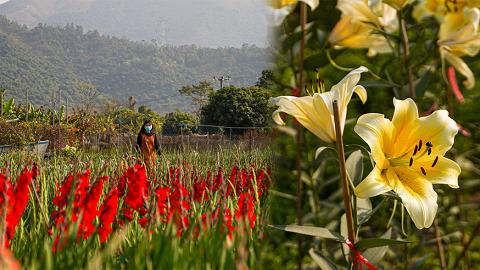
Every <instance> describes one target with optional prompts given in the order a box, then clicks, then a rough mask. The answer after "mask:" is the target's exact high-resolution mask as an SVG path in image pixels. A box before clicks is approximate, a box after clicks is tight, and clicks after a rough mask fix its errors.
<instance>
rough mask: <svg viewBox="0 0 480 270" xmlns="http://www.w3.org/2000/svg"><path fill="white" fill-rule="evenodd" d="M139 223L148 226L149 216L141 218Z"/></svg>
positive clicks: (143, 226)
mask: <svg viewBox="0 0 480 270" xmlns="http://www.w3.org/2000/svg"><path fill="white" fill-rule="evenodd" d="M138 224H140V226H141V227H142V228H144V229H145V227H147V224H148V218H145V217H143V218H141V219H139V220H138Z"/></svg>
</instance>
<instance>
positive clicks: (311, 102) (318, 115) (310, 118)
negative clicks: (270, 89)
mask: <svg viewBox="0 0 480 270" xmlns="http://www.w3.org/2000/svg"><path fill="white" fill-rule="evenodd" d="M319 98H320V96H319V94H316V95H314V96H313V97H312V96H304V97H292V96H281V97H276V98H273V99H271V101H272V102H273V103H274V104H275V105H276V106H279V108H278V109H277V110H276V111H275V112H273V115H272V117H273V120H274V121H275V123H277V124H279V125H283V124H284V122H283V120H282V118H281V117H280V115H279V114H280V113H281V112H284V113H287V114H289V115H291V116H293V117H295V119H297V121H298V122H300V124H302V126H304V127H305V128H307V129H308V130H310V131H311V132H312V133H313V134H315V135H316V136H317V137H319V138H320V139H321V140H323V141H325V142H334V141H335V133H334V132H333V127H332V120H331V113H330V112H329V111H326V110H325V109H322V106H320V105H319V103H321V102H322V101H320V102H319V101H315V100H317V99H319ZM320 99H321V98H320Z"/></svg>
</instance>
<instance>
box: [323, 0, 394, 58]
mask: <svg viewBox="0 0 480 270" xmlns="http://www.w3.org/2000/svg"><path fill="white" fill-rule="evenodd" d="M337 8H338V9H339V10H340V11H341V12H342V17H341V18H340V20H339V21H338V22H337V24H336V25H335V27H334V28H333V30H332V32H331V33H330V36H329V38H328V41H329V42H330V43H331V44H333V45H335V46H336V47H340V48H341V47H348V48H354V49H369V52H368V54H369V55H371V56H373V55H375V54H376V53H389V52H391V51H392V50H391V47H390V46H389V44H388V41H387V40H386V38H385V37H384V36H383V35H382V34H379V33H376V31H378V30H382V29H383V30H385V31H386V32H388V33H391V32H394V31H395V30H397V29H398V21H397V17H396V10H395V9H394V8H393V7H391V6H389V5H386V4H382V3H380V4H377V5H376V6H372V7H370V6H369V5H368V3H367V1H364V0H339V1H338V3H337Z"/></svg>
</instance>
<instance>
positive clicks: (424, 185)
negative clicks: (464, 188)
mask: <svg viewBox="0 0 480 270" xmlns="http://www.w3.org/2000/svg"><path fill="white" fill-rule="evenodd" d="M393 104H394V106H395V112H394V114H393V119H392V121H390V120H389V119H386V118H385V117H384V115H383V114H378V113H368V114H365V115H362V116H361V117H360V118H359V119H358V122H357V125H356V126H355V128H354V130H355V132H356V133H357V134H358V135H359V136H360V137H361V138H362V139H363V140H364V141H365V142H366V143H367V144H368V145H369V147H370V150H371V155H372V158H373V160H374V161H375V167H374V168H373V170H372V171H371V172H370V174H369V175H368V176H367V177H366V178H365V179H364V180H363V181H362V182H361V183H360V184H359V185H358V186H357V187H356V188H355V194H356V195H357V196H358V197H360V198H368V197H373V196H377V195H380V194H382V193H385V192H388V191H390V190H393V191H395V192H396V193H397V194H398V196H399V197H400V198H401V199H402V202H403V205H404V206H405V208H406V209H407V211H408V213H409V214H410V217H411V218H412V220H413V222H414V223H415V226H416V227H417V228H419V229H422V228H428V227H430V226H431V225H432V222H433V219H434V218H435V214H436V212H437V193H436V192H435V191H434V189H433V186H432V184H447V185H449V186H450V187H452V188H458V175H459V174H460V171H461V170H460V167H459V166H458V164H457V163H455V162H454V161H452V160H450V159H448V158H445V157H444V155H445V153H446V152H447V151H448V150H449V149H450V148H451V147H452V145H453V142H454V138H455V135H456V134H457V132H458V128H457V125H456V123H455V121H454V120H453V119H451V118H450V117H449V116H448V112H447V111H445V110H438V111H435V112H434V113H432V114H431V115H429V116H426V117H419V116H418V110H417V106H416V105H415V102H414V101H413V100H412V99H410V98H408V99H405V100H397V99H395V98H394V99H393Z"/></svg>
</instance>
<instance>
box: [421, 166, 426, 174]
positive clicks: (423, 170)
mask: <svg viewBox="0 0 480 270" xmlns="http://www.w3.org/2000/svg"><path fill="white" fill-rule="evenodd" d="M420 170H422V174H423V175H427V172H426V171H425V169H424V168H423V167H420Z"/></svg>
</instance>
